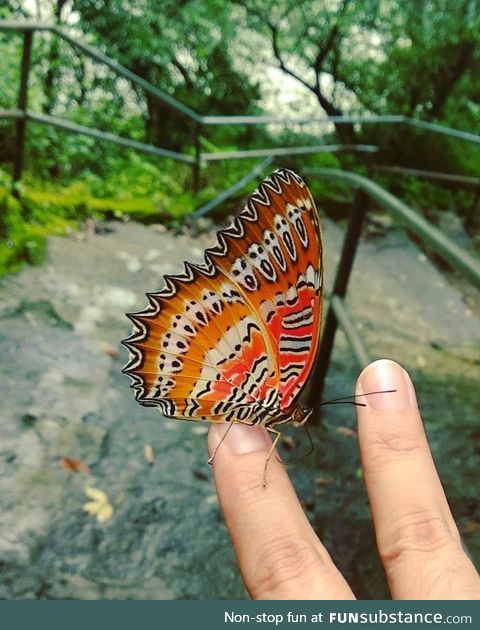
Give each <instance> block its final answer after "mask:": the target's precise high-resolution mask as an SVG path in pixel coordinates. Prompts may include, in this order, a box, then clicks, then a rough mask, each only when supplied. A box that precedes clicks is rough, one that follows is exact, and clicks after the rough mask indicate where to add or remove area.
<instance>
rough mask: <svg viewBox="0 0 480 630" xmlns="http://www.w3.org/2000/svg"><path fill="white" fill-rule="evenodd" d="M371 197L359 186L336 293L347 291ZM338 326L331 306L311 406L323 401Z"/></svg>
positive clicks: (313, 386)
mask: <svg viewBox="0 0 480 630" xmlns="http://www.w3.org/2000/svg"><path fill="white" fill-rule="evenodd" d="M368 201H369V200H368V196H367V194H366V193H365V192H364V191H363V190H361V189H358V190H357V192H356V194H355V200H354V203H353V206H352V210H351V213H350V217H349V220H348V226H347V232H346V234H345V239H344V241H343V247H342V254H341V256H340V262H339V263H338V268H337V276H336V278H335V283H334V286H333V292H332V296H334V295H336V296H338V297H339V298H342V299H343V298H344V297H345V295H346V293H347V287H348V280H349V278H350V272H351V270H352V267H353V261H354V259H355V254H356V251H357V247H358V242H359V240H360V236H361V233H362V226H363V222H364V219H365V215H366V213H367V210H368ZM337 328H338V320H337V316H336V315H335V312H334V310H333V308H332V305H330V306H329V309H328V313H327V319H326V321H325V327H324V329H323V335H322V339H321V342H320V350H319V353H318V356H317V360H316V363H315V368H314V370H313V374H312V377H311V381H310V382H311V389H310V391H309V394H308V401H307V402H308V405H309V406H312V407H313V406H315V405H318V403H319V402H320V399H321V396H322V393H323V388H324V385H325V378H326V376H327V372H328V368H329V365H330V359H331V356H332V351H333V342H334V340H335V333H336V331H337Z"/></svg>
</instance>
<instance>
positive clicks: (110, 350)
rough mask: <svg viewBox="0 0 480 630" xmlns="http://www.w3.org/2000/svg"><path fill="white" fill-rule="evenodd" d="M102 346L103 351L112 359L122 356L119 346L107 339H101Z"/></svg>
mask: <svg viewBox="0 0 480 630" xmlns="http://www.w3.org/2000/svg"><path fill="white" fill-rule="evenodd" d="M100 348H101V350H102V352H104V353H105V354H108V356H109V357H111V358H112V359H119V358H120V352H119V350H118V348H117V347H116V346H112V344H111V343H108V342H107V341H101V342H100Z"/></svg>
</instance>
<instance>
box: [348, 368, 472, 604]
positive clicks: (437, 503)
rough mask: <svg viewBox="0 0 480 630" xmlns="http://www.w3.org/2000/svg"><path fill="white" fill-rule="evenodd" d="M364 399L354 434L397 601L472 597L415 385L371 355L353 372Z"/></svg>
mask: <svg viewBox="0 0 480 630" xmlns="http://www.w3.org/2000/svg"><path fill="white" fill-rule="evenodd" d="M385 390H395V391H393V392H391V391H390V392H389V393H383V394H375V395H371V396H368V397H366V398H365V400H364V402H365V403H366V406H365V407H359V408H358V435H359V440H360V453H361V458H362V464H363V471H364V476H365V483H366V486H367V492H368V496H369V500H370V505H371V508H372V514H373V520H374V524H375V531H376V535H377V544H378V548H379V552H380V556H381V558H382V562H383V565H384V568H385V571H386V574H387V578H388V580H389V583H390V588H391V591H392V595H393V597H394V598H396V599H457V598H462V599H465V598H471V597H479V595H480V583H479V580H478V576H477V573H476V571H475V569H474V567H473V565H472V563H471V562H470V560H469V558H468V557H467V555H466V553H465V552H464V550H463V548H462V544H461V541H460V535H459V533H458V529H457V527H456V525H455V522H454V520H453V517H452V514H451V512H450V508H449V506H448V503H447V499H446V497H445V493H444V491H443V488H442V484H441V483H440V479H439V477H438V474H437V471H436V468H435V464H434V461H433V458H432V455H431V452H430V448H429V446H428V442H427V438H426V435H425V431H424V428H423V423H422V419H421V417H420V412H419V410H418V406H417V401H416V396H415V391H414V388H413V385H412V382H411V380H410V377H409V376H408V374H407V372H406V371H405V370H404V369H403V368H402V367H401V366H400V365H398V364H397V363H395V362H393V361H388V360H382V361H375V362H374V363H373V364H371V365H370V366H368V367H367V368H366V369H365V370H364V371H363V372H362V374H361V375H360V377H359V380H358V384H357V393H358V394H360V395H361V394H363V393H366V392H376V391H385Z"/></svg>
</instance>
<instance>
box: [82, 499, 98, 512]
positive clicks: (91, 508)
mask: <svg viewBox="0 0 480 630" xmlns="http://www.w3.org/2000/svg"><path fill="white" fill-rule="evenodd" d="M99 506H100V503H97V502H96V501H89V502H88V503H85V505H84V506H83V511H84V512H88V513H89V514H90V516H96V514H97V512H98V509H99Z"/></svg>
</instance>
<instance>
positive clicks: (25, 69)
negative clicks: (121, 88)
mask: <svg viewBox="0 0 480 630" xmlns="http://www.w3.org/2000/svg"><path fill="white" fill-rule="evenodd" d="M0 31H17V32H21V33H23V40H24V41H23V53H22V62H21V75H20V87H19V92H18V99H17V107H16V109H10V110H0V119H1V118H4V119H8V118H10V119H15V120H16V139H15V151H14V164H13V181H14V182H17V181H18V180H19V179H20V178H21V175H22V170H23V164H24V156H25V136H26V130H27V123H28V122H34V123H37V124H41V125H48V126H52V127H56V128H58V129H62V130H63V131H66V132H69V133H76V134H81V135H85V136H90V137H93V138H96V139H98V140H101V141H102V142H108V143H113V144H117V145H120V146H124V147H127V148H131V149H134V150H136V151H139V152H143V153H150V154H153V155H156V156H158V157H165V158H171V159H174V160H178V161H182V162H184V163H187V164H191V165H192V169H193V187H194V190H195V191H198V189H199V187H200V168H201V165H202V164H205V163H207V162H213V161H216V160H227V159H244V158H255V157H271V156H281V155H288V156H290V155H305V154H309V153H318V152H320V151H325V150H327V149H326V147H325V145H314V146H307V147H305V146H304V147H298V146H297V147H276V148H266V149H251V150H247V151H218V152H214V153H211V152H210V153H209V152H202V150H201V143H200V137H201V132H202V129H203V128H204V127H209V126H224V125H231V126H237V125H272V124H281V125H284V126H287V127H291V126H294V125H303V124H311V123H317V124H318V125H322V126H327V127H328V126H331V125H333V124H335V125H352V124H359V125H372V124H382V125H385V124H388V125H392V124H393V125H399V124H400V125H407V126H411V127H416V128H419V129H424V130H426V131H429V132H433V133H437V134H444V135H448V136H450V137H453V138H457V139H461V140H467V141H469V142H473V143H476V144H480V136H478V135H476V134H472V133H470V132H467V131H461V130H457V129H451V128H449V127H444V126H442V125H438V124H435V123H429V122H425V121H422V120H416V119H412V118H408V117H405V116H399V115H384V116H322V117H309V118H288V117H278V116H270V115H260V116H208V115H202V114H199V113H198V112H196V111H195V110H193V109H191V108H190V107H188V106H186V105H184V104H183V103H181V102H179V101H178V100H176V99H175V98H173V97H172V96H171V95H170V94H168V93H167V92H165V91H164V90H161V89H160V88H158V87H156V86H154V85H152V84H151V83H149V82H148V81H146V80H145V79H143V78H142V77H140V76H138V75H137V74H135V73H134V72H132V71H131V70H129V69H128V68H126V67H125V66H123V65H122V64H120V63H118V62H117V61H115V60H114V59H112V58H110V57H108V55H106V54H105V53H103V52H102V51H101V50H99V49H97V48H95V47H93V46H90V45H89V44H86V43H84V42H82V41H81V40H79V39H78V38H76V37H73V36H72V35H70V34H69V33H67V32H66V31H64V30H63V29H61V28H59V27H58V26H55V25H51V24H43V23H38V22H19V21H10V20H0ZM37 31H38V32H49V33H51V34H52V35H53V36H54V37H59V38H60V39H62V40H64V41H65V42H67V43H68V44H69V45H70V46H71V47H72V48H75V49H77V50H80V51H82V52H83V53H84V54H85V55H87V56H88V57H90V58H91V59H93V60H94V61H96V62H98V63H101V64H103V65H105V66H106V67H108V68H110V70H112V71H113V72H114V73H115V74H116V75H117V76H119V77H123V78H124V79H127V80H128V81H129V82H130V83H131V84H132V85H134V86H136V87H138V88H141V89H142V90H144V92H145V93H147V94H149V95H150V96H152V97H153V98H154V99H156V100H157V101H160V102H162V103H165V104H166V105H168V106H169V107H171V108H172V109H174V110H175V111H177V112H178V113H179V114H181V115H182V116H184V117H185V118H187V119H188V120H190V121H191V122H192V125H193V129H192V138H193V145H192V153H191V154H189V153H180V152H176V151H171V150H169V149H163V148H161V147H157V146H155V145H152V144H148V143H143V142H139V141H135V140H131V139H129V138H125V137H122V136H119V135H117V134H114V133H110V132H106V131H100V130H98V129H95V128H92V127H87V126H85V125H80V124H78V123H74V122H70V121H68V120H65V119H61V118H58V117H55V116H47V115H45V114H40V113H34V112H31V111H29V109H28V81H29V74H30V68H31V53H32V43H33V36H34V33H35V32H37ZM334 147H337V148H334ZM329 150H331V151H333V150H335V151H359V152H364V151H365V152H373V151H376V150H378V147H375V146H371V145H333V147H332V146H331V147H330V149H329Z"/></svg>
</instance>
